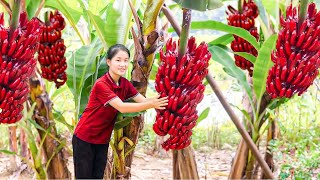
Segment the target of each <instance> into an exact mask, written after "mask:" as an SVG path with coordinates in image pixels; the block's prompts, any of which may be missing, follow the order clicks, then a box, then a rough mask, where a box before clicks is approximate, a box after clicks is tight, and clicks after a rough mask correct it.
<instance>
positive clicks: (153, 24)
mask: <svg viewBox="0 0 320 180" xmlns="http://www.w3.org/2000/svg"><path fill="white" fill-rule="evenodd" d="M129 3H130V7H131V10H132V13H133V15H134V19H135V22H136V24H137V31H138V33H136V32H135V31H132V37H133V41H134V45H135V54H134V61H133V69H132V72H131V82H132V84H133V85H134V87H135V88H136V89H137V90H138V92H139V93H140V94H142V95H144V96H145V95H146V91H147V87H148V80H149V77H150V72H151V68H152V65H153V61H154V57H155V52H156V50H157V48H158V45H159V44H158V41H159V37H160V32H159V30H158V27H157V19H158V15H159V13H160V10H161V7H162V5H163V3H164V0H160V1H154V0H148V1H147V4H146V11H145V12H144V17H143V21H141V20H140V18H139V16H138V14H137V11H136V9H135V8H134V6H133V4H132V3H131V1H130V0H129ZM143 126H144V121H143V116H141V115H140V116H137V117H135V118H133V120H132V121H131V123H130V124H129V125H128V126H127V127H126V128H125V130H124V136H126V137H128V138H129V139H131V140H132V141H133V142H134V143H135V144H136V143H137V142H138V136H139V133H140V132H141V130H142V128H143ZM130 150H131V149H130V146H125V152H128V151H130ZM132 160H133V152H131V153H129V154H128V156H127V157H126V161H125V162H126V166H127V167H128V169H129V172H128V173H127V174H126V176H125V178H129V177H130V176H131V173H130V168H131V164H132Z"/></svg>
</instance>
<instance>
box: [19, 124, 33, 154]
mask: <svg viewBox="0 0 320 180" xmlns="http://www.w3.org/2000/svg"><path fill="white" fill-rule="evenodd" d="M19 142H20V148H21V149H20V155H21V156H22V157H25V158H27V159H29V155H30V154H29V151H28V142H27V136H26V133H25V131H24V130H23V129H22V128H20V139H19Z"/></svg>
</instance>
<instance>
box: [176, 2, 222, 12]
mask: <svg viewBox="0 0 320 180" xmlns="http://www.w3.org/2000/svg"><path fill="white" fill-rule="evenodd" d="M173 1H175V2H176V3H178V4H180V5H181V6H182V7H184V8H188V9H193V10H198V11H206V10H212V9H217V8H219V7H221V6H223V3H222V0H197V2H195V1H194V0H173Z"/></svg>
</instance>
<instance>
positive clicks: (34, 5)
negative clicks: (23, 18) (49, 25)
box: [26, 0, 41, 20]
mask: <svg viewBox="0 0 320 180" xmlns="http://www.w3.org/2000/svg"><path fill="white" fill-rule="evenodd" d="M40 3H41V0H32V1H29V2H28V3H26V6H27V14H28V19H29V20H30V19H31V18H33V16H34V15H35V13H36V11H37V9H38V6H39V5H40Z"/></svg>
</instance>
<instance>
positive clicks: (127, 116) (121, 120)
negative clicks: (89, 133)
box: [113, 111, 145, 130]
mask: <svg viewBox="0 0 320 180" xmlns="http://www.w3.org/2000/svg"><path fill="white" fill-rule="evenodd" d="M144 112H145V111H143V112H135V113H118V115H117V120H116V123H115V124H114V128H113V129H114V130H119V129H121V128H124V127H125V126H127V125H128V124H129V123H130V122H131V121H132V118H133V117H136V116H139V115H141V114H143V113H144Z"/></svg>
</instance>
